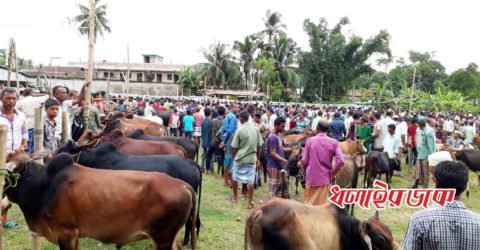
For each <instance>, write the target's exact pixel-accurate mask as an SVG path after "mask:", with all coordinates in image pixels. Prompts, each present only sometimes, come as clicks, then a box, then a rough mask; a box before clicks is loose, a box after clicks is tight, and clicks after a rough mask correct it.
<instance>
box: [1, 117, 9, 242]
mask: <svg viewBox="0 0 480 250" xmlns="http://www.w3.org/2000/svg"><path fill="white" fill-rule="evenodd" d="M7 130H8V128H7V125H0V170H1V171H2V173H3V174H1V175H0V197H3V187H4V186H5V173H6V171H7V166H6V161H7ZM0 210H1V209H0ZM1 249H3V227H0V250H1Z"/></svg>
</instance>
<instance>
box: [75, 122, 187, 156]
mask: <svg viewBox="0 0 480 250" xmlns="http://www.w3.org/2000/svg"><path fill="white" fill-rule="evenodd" d="M102 142H111V143H113V144H114V145H115V146H116V147H117V149H118V151H120V152H122V153H124V154H129V155H176V156H180V157H186V155H187V152H186V151H185V149H184V148H183V147H181V146H179V145H177V144H174V143H171V142H163V141H162V142H161V141H143V140H135V139H132V138H129V137H126V136H125V135H124V134H123V132H122V131H120V130H118V129H116V130H113V131H112V132H110V133H108V134H106V135H99V136H95V135H94V134H93V133H92V132H88V133H84V134H83V135H82V136H81V137H80V139H79V140H78V144H79V145H85V144H88V145H89V146H91V147H95V146H96V145H99V144H100V143H102Z"/></svg>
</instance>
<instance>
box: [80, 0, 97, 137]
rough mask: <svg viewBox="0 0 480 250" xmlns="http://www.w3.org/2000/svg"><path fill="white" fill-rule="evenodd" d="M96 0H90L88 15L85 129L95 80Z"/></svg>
mask: <svg viewBox="0 0 480 250" xmlns="http://www.w3.org/2000/svg"><path fill="white" fill-rule="evenodd" d="M95 10H96V8H95V0H90V12H89V17H88V19H89V20H88V65H87V66H88V71H87V78H86V79H85V90H84V91H85V93H84V95H83V96H84V98H85V106H84V107H83V108H84V109H83V121H84V122H83V124H84V129H88V123H89V118H90V104H91V103H92V81H93V56H94V53H93V52H94V47H95Z"/></svg>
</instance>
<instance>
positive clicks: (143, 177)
mask: <svg viewBox="0 0 480 250" xmlns="http://www.w3.org/2000/svg"><path fill="white" fill-rule="evenodd" d="M9 160H10V161H9V163H8V167H9V169H10V170H11V171H13V172H14V173H16V174H19V176H20V177H19V179H18V183H17V185H16V186H10V187H9V188H7V189H6V190H5V194H6V195H7V197H8V199H9V200H10V201H12V202H14V203H16V204H18V205H19V207H20V209H21V210H22V212H23V214H24V217H25V221H26V223H27V225H28V228H29V229H30V230H31V231H32V232H34V233H36V234H38V235H39V236H44V237H45V238H46V239H47V240H48V241H50V242H52V243H54V244H58V246H59V247H60V249H68V250H70V249H72V250H73V249H79V238H83V237H89V238H93V239H96V240H99V241H101V242H103V243H105V244H115V245H116V246H117V248H120V247H122V246H124V245H126V244H128V243H130V242H134V241H138V240H143V239H147V238H151V239H152V240H153V241H154V243H155V247H156V249H172V248H173V247H174V246H173V244H174V242H175V237H176V235H177V233H178V232H179V230H180V229H181V227H182V226H183V225H184V224H185V222H186V221H187V218H190V219H191V220H192V218H195V216H196V215H195V213H196V208H195V199H196V197H195V191H194V190H193V188H192V187H191V186H190V185H188V184H187V183H185V182H183V181H181V180H178V179H175V178H172V177H170V176H168V175H166V174H163V173H146V172H138V171H112V170H100V169H92V168H87V167H84V166H81V165H78V164H75V163H74V161H73V157H72V156H71V155H69V154H66V153H63V154H58V155H56V156H55V157H54V158H53V159H52V160H51V161H49V162H48V164H47V165H46V167H43V166H42V165H40V164H38V163H36V162H34V161H32V160H31V158H30V157H29V156H28V154H26V153H24V152H20V151H17V152H14V153H13V154H10V155H9ZM99 185H100V186H99ZM99 187H100V188H99ZM192 221H194V219H193V220H192ZM194 227H195V222H193V223H192V228H191V232H192V236H191V247H192V248H194V247H195V237H196V236H195V233H194V231H195V229H194Z"/></svg>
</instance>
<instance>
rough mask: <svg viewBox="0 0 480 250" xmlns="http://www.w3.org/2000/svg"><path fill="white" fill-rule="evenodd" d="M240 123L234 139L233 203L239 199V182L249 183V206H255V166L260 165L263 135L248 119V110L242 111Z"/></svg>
mask: <svg viewBox="0 0 480 250" xmlns="http://www.w3.org/2000/svg"><path fill="white" fill-rule="evenodd" d="M239 118H240V123H241V124H242V126H241V127H240V128H238V129H237V131H236V132H235V135H234V136H233V139H232V154H233V156H234V164H233V168H232V179H233V181H232V189H233V198H232V200H231V202H232V203H236V202H237V201H238V182H240V183H243V184H247V202H248V203H247V204H248V205H247V208H249V209H251V208H253V202H252V199H253V186H254V183H255V168H256V167H257V166H259V161H258V160H259V158H260V150H261V147H262V144H263V139H262V135H261V134H260V132H259V131H258V129H257V128H255V127H254V126H253V125H252V124H251V123H250V122H248V119H249V118H250V114H249V113H248V112H247V111H242V112H240V116H239Z"/></svg>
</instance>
